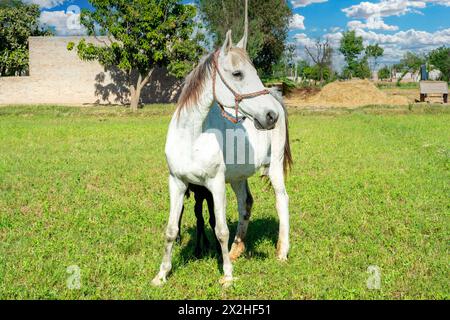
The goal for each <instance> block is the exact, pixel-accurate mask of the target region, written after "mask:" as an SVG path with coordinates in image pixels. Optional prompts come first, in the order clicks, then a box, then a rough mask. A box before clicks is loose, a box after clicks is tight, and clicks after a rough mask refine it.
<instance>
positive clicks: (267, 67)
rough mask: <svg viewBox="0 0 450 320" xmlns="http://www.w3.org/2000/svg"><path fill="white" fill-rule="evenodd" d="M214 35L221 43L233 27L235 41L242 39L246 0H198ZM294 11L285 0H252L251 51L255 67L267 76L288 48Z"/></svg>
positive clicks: (250, 8)
mask: <svg viewBox="0 0 450 320" xmlns="http://www.w3.org/2000/svg"><path fill="white" fill-rule="evenodd" d="M196 2H197V4H198V5H199V8H200V11H201V13H202V15H203V17H204V20H205V21H206V23H207V27H208V29H209V30H210V31H211V33H212V34H213V35H214V41H215V45H216V46H218V45H220V44H221V43H222V42H223V40H224V36H225V34H226V32H227V30H229V29H231V30H233V38H234V41H235V42H237V41H239V40H240V39H241V37H242V35H243V30H244V0H196ZM291 16H292V11H291V9H290V8H289V6H288V4H287V2H286V1H279V0H266V1H257V0H250V1H249V29H250V30H249V32H250V34H249V39H248V40H249V42H248V52H249V55H250V58H251V59H252V60H253V63H254V64H255V67H256V68H257V69H258V70H259V71H260V72H261V73H262V74H263V75H266V76H270V75H271V74H272V66H273V65H274V64H276V63H277V62H279V61H280V60H281V58H282V56H283V53H284V52H285V42H286V39H287V35H288V31H289V21H290V19H291Z"/></svg>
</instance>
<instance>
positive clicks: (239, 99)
mask: <svg viewBox="0 0 450 320" xmlns="http://www.w3.org/2000/svg"><path fill="white" fill-rule="evenodd" d="M219 55H220V50H217V51H216V52H215V53H214V60H213V63H214V70H213V79H212V80H213V96H214V100H215V101H216V102H217V104H218V105H219V107H220V109H222V116H223V117H224V118H225V119H227V120H228V121H230V122H232V123H234V124H237V123H240V122H242V121H243V120H245V117H242V118H239V103H241V102H242V100H244V99H251V98H256V97H259V96H262V95H266V94H270V91H269V90H267V89H264V90H261V91H258V92H253V93H246V94H240V93H237V92H236V91H235V90H234V89H233V88H231V86H230V85H229V84H228V83H227V82H226V81H225V78H224V76H223V75H222V73H221V72H220V69H219ZM217 74H219V77H220V79H221V80H222V82H223V83H224V84H225V86H226V87H227V88H228V90H230V91H231V93H232V94H233V96H234V101H235V105H234V110H235V112H236V115H235V117H233V116H231V115H229V114H228V112H226V111H225V107H224V106H223V105H222V104H221V103H220V102H219V100H218V99H217V96H216V78H217Z"/></svg>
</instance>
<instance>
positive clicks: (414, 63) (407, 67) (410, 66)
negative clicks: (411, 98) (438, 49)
mask: <svg viewBox="0 0 450 320" xmlns="http://www.w3.org/2000/svg"><path fill="white" fill-rule="evenodd" d="M426 62H427V60H426V57H425V56H424V55H420V54H416V53H414V52H410V51H408V52H406V53H405V55H404V56H403V58H402V59H401V60H400V62H399V63H398V64H396V65H395V66H394V68H395V69H396V70H397V71H401V72H402V75H401V76H400V78H399V79H398V80H397V85H399V84H400V82H401V81H402V80H403V78H404V77H405V75H406V74H407V73H408V72H411V73H414V72H417V71H419V70H420V67H421V66H422V65H423V64H426Z"/></svg>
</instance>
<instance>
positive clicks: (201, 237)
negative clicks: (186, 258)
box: [194, 190, 209, 258]
mask: <svg viewBox="0 0 450 320" xmlns="http://www.w3.org/2000/svg"><path fill="white" fill-rule="evenodd" d="M194 193H195V209H194V211H195V217H196V218H197V239H196V243H195V256H196V257H197V258H200V257H201V255H202V252H203V250H204V249H207V248H209V242H208V238H207V237H206V233H205V219H204V218H203V201H204V200H205V195H204V191H202V190H196V191H195V192H194ZM202 244H203V249H202Z"/></svg>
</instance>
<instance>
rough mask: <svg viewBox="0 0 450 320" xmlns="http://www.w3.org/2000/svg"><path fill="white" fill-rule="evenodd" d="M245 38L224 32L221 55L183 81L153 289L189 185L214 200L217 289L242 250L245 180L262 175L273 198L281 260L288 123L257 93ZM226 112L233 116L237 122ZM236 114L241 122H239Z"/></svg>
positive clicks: (164, 270)
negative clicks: (232, 230) (230, 196)
mask: <svg viewBox="0 0 450 320" xmlns="http://www.w3.org/2000/svg"><path fill="white" fill-rule="evenodd" d="M246 21H247V18H246ZM247 25H248V24H247V23H246V26H247ZM247 34H248V32H247V27H246V30H245V32H244V37H243V38H242V40H241V41H240V42H239V43H238V45H237V46H233V44H232V38H231V31H228V33H227V35H226V39H225V42H224V44H223V46H222V48H221V49H219V50H218V51H216V52H215V53H212V54H210V55H208V56H206V57H205V58H204V59H202V61H201V62H200V64H199V65H198V66H197V67H196V68H195V69H194V70H193V71H192V72H191V74H190V75H189V76H188V77H187V79H186V84H185V86H184V88H183V91H182V94H181V96H180V100H179V103H178V108H177V112H176V114H175V115H174V117H173V119H172V121H171V123H170V127H169V132H168V136H167V143H166V150H165V152H166V158H167V163H168V166H169V171H170V176H169V189H170V217H169V223H168V226H167V230H166V245H165V253H164V257H163V261H162V264H161V267H160V271H159V273H158V274H157V276H156V277H155V278H154V279H153V281H152V284H153V285H156V286H159V285H162V284H163V283H164V282H166V279H167V275H168V273H169V272H170V270H171V268H172V263H171V260H172V249H173V245H174V241H175V239H176V237H177V235H178V230H179V224H178V223H179V220H180V215H181V212H182V207H183V201H184V195H185V193H186V190H187V189H188V187H189V185H190V184H193V185H198V186H204V187H206V188H207V189H208V190H209V191H210V192H211V193H212V195H213V199H214V215H215V218H216V226H215V233H216V236H217V239H218V241H219V243H220V247H221V250H222V256H223V271H224V277H223V278H222V279H221V281H220V282H221V283H222V284H223V285H224V286H228V285H230V284H231V283H232V280H233V276H232V264H231V260H232V259H236V258H237V257H239V255H240V254H241V253H242V252H243V251H244V248H245V246H244V239H245V235H246V232H247V227H248V223H249V218H250V211H251V204H252V201H249V200H251V195H250V190H249V188H248V183H247V179H248V177H250V176H252V175H253V174H255V173H256V172H257V171H258V170H259V169H261V168H262V169H263V170H264V175H266V176H268V177H269V178H270V181H271V184H272V186H273V188H274V191H275V195H276V208H277V212H278V215H279V220H280V227H279V240H278V245H277V257H278V259H280V260H283V261H284V260H287V256H288V251H289V211H288V195H287V193H286V188H285V184H284V172H285V169H286V166H287V165H288V164H289V162H290V161H291V158H290V149H289V139H288V132H287V118H286V114H285V110H284V108H283V106H282V105H281V104H280V103H279V102H278V100H277V99H275V98H274V97H273V96H272V95H271V94H270V93H269V92H268V91H267V90H266V89H265V88H264V86H263V84H262V82H261V80H260V79H259V77H258V75H257V72H256V69H255V68H254V66H253V65H252V63H251V62H250V60H249V58H248V55H247V53H246V45H247ZM213 106H214V108H213ZM220 109H221V110H222V112H220ZM225 110H228V111H230V112H235V113H236V118H234V117H232V116H231V115H230V113H228V112H226V111H225ZM239 115H240V116H242V117H245V119H244V118H241V119H240V120H239ZM224 118H225V119H227V120H224ZM228 120H229V121H228ZM242 137H243V138H244V140H243V141H244V142H245V143H241V144H240V147H239V146H236V145H235V144H234V141H235V138H237V139H238V140H239V138H242ZM247 150H248V152H247ZM235 156H237V158H238V159H237V160H236V157H235ZM231 158H232V159H231ZM226 183H230V184H231V186H232V188H233V190H234V192H235V193H236V196H237V200H238V211H239V226H238V230H237V233H236V237H235V241H234V244H233V246H232V249H231V252H230V253H229V251H228V240H229V231H228V226H227V223H226V195H225V184H226Z"/></svg>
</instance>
